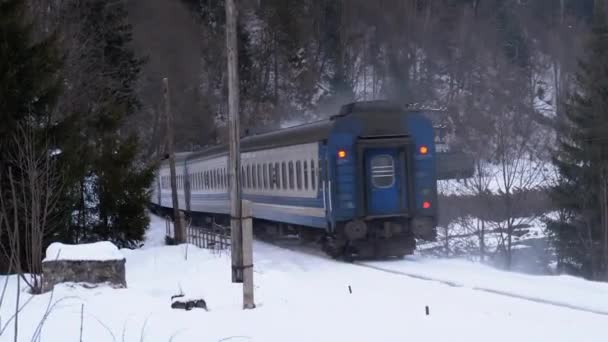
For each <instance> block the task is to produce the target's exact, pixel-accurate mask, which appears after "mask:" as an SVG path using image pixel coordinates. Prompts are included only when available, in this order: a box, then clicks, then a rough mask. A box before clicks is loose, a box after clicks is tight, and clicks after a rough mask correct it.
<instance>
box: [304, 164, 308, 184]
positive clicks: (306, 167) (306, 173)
mask: <svg viewBox="0 0 608 342" xmlns="http://www.w3.org/2000/svg"><path fill="white" fill-rule="evenodd" d="M304 190H308V161H306V160H305V161H304Z"/></svg>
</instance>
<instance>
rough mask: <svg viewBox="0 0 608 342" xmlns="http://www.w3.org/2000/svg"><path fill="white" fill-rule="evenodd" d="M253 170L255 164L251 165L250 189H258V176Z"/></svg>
mask: <svg viewBox="0 0 608 342" xmlns="http://www.w3.org/2000/svg"><path fill="white" fill-rule="evenodd" d="M255 170H256V168H255V164H253V165H251V187H252V188H253V189H256V188H257V187H258V174H257V172H256V171H255Z"/></svg>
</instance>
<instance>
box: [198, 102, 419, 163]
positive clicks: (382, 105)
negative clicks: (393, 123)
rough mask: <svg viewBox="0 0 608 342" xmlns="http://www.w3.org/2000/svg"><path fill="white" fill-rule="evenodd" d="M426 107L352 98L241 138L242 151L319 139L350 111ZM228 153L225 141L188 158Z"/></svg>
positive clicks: (381, 110) (359, 113) (399, 110)
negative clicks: (327, 111)
mask: <svg viewBox="0 0 608 342" xmlns="http://www.w3.org/2000/svg"><path fill="white" fill-rule="evenodd" d="M424 111H426V110H415V109H408V108H407V107H404V106H401V105H398V104H395V103H392V102H389V101H364V102H353V103H349V104H347V105H344V106H342V107H341V109H340V112H339V113H338V114H336V115H333V116H331V117H330V118H329V119H325V120H320V121H315V122H311V123H306V124H302V125H297V126H292V127H288V128H283V129H279V130H275V131H271V132H266V133H261V134H255V135H251V136H246V137H243V138H241V151H242V152H248V151H256V150H261V149H269V148H277V147H282V146H289V145H298V144H305V143H311V142H316V141H322V140H325V139H327V138H328V137H329V134H330V133H331V130H332V128H333V126H334V124H335V123H336V120H338V119H340V118H343V117H346V116H349V115H365V113H369V112H375V113H379V112H380V113H395V112H424ZM224 153H228V145H227V144H222V145H217V146H213V147H209V148H205V149H203V150H201V151H198V152H191V153H189V155H188V156H187V159H198V158H205V157H209V156H217V155H218V154H224Z"/></svg>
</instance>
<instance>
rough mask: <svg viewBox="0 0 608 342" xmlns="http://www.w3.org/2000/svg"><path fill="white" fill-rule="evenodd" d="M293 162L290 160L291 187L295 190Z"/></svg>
mask: <svg viewBox="0 0 608 342" xmlns="http://www.w3.org/2000/svg"><path fill="white" fill-rule="evenodd" d="M293 173H294V172H293V162H292V161H290V162H289V188H290V189H291V190H293V188H294V174H293Z"/></svg>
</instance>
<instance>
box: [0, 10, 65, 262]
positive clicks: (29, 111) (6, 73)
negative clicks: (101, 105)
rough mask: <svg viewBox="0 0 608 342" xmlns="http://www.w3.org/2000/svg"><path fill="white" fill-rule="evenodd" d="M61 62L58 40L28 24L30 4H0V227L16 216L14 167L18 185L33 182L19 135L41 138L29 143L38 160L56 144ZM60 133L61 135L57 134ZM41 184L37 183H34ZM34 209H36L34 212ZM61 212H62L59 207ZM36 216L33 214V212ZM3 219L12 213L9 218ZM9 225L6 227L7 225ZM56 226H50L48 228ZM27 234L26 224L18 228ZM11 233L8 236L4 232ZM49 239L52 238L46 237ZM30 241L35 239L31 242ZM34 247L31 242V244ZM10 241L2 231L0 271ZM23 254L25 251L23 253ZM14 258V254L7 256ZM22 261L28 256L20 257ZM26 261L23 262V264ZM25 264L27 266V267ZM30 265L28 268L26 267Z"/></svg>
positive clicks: (24, 193) (24, 235)
mask: <svg viewBox="0 0 608 342" xmlns="http://www.w3.org/2000/svg"><path fill="white" fill-rule="evenodd" d="M61 64H62V63H61V57H60V54H59V50H58V49H57V44H56V38H55V36H54V35H51V36H49V37H47V38H45V39H42V40H34V38H33V25H32V23H30V22H29V20H28V13H27V7H26V1H24V0H0V194H2V195H0V196H4V200H5V201H4V204H5V206H6V207H5V209H6V210H7V212H6V213H0V227H2V222H1V220H2V219H6V220H9V218H7V217H8V216H10V214H9V212H10V213H12V212H13V211H12V209H13V207H12V206H13V205H16V203H14V202H13V201H12V200H11V197H12V196H11V195H10V194H11V191H12V188H11V186H10V184H9V179H8V178H9V177H8V175H9V172H8V170H9V168H10V169H11V170H12V172H11V175H12V177H13V181H14V182H15V183H17V184H26V183H28V182H30V183H29V184H30V185H31V182H32V180H31V179H26V176H24V175H23V174H22V173H21V172H20V170H22V169H21V167H22V166H23V165H20V164H19V161H18V160H15V158H13V157H15V154H16V151H17V150H18V148H17V145H16V144H18V143H19V144H20V145H23V144H21V143H22V142H23V141H19V142H18V139H22V138H25V137H24V136H20V135H19V134H18V133H17V132H18V131H19V130H22V131H28V132H30V133H32V135H34V134H35V136H41V137H44V138H45V139H44V140H45V141H44V143H42V142H41V141H38V140H42V139H37V140H34V141H30V143H31V145H29V146H34V147H35V149H36V151H32V153H35V154H36V155H38V156H39V155H45V154H46V153H48V151H47V150H46V149H45V148H47V147H48V146H47V145H46V143H47V142H48V141H47V139H48V140H50V141H51V142H53V141H55V140H56V137H55V136H53V131H52V130H51V127H52V126H54V125H55V124H56V119H55V118H53V117H52V113H53V109H54V107H55V104H56V100H57V97H58V94H59V93H60V90H61V83H60V81H61V80H60V78H59V77H58V74H59V70H60V68H61ZM55 133H57V132H55ZM34 181H38V180H34ZM30 191H31V188H28V189H27V191H26V190H24V191H23V192H20V193H18V194H15V195H17V196H19V198H24V196H29V195H31V192H30ZM30 209H31V208H30ZM16 211H17V212H18V214H17V218H18V219H19V220H21V221H22V220H23V217H22V216H21V213H24V212H25V211H24V208H22V207H18V208H16ZM57 211H59V212H61V211H62V208H57ZM30 212H31V210H30ZM3 214H7V215H6V216H5V215H3ZM56 214H57V213H56V212H51V213H49V215H48V217H53V218H54V219H55V218H56ZM4 223H6V222H4ZM53 223H56V222H55V221H54V220H53V222H46V226H45V227H44V229H46V227H48V226H50V225H51V224H53ZM19 227H20V228H19V229H20V230H22V227H23V225H22V224H20V225H19ZM4 233H6V232H4ZM27 234H28V233H26V232H23V233H22V236H21V239H20V240H21V241H19V243H20V244H21V246H23V245H24V244H26V243H28V241H25V240H26V238H27ZM42 238H44V239H45V240H44V241H43V243H46V238H48V236H44V237H42ZM30 239H31V237H30ZM30 242H31V241H30ZM6 243H7V237H6V234H3V231H2V228H0V251H1V252H0V272H4V271H6V270H7V267H8V264H7V260H6V259H5V257H6V255H3V254H4V253H5V252H6V251H7V248H6ZM21 250H22V251H23V250H24V248H21ZM8 253H11V251H8ZM21 257H23V255H21ZM22 261H24V260H22ZM22 264H23V263H22ZM22 266H25V265H22Z"/></svg>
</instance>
